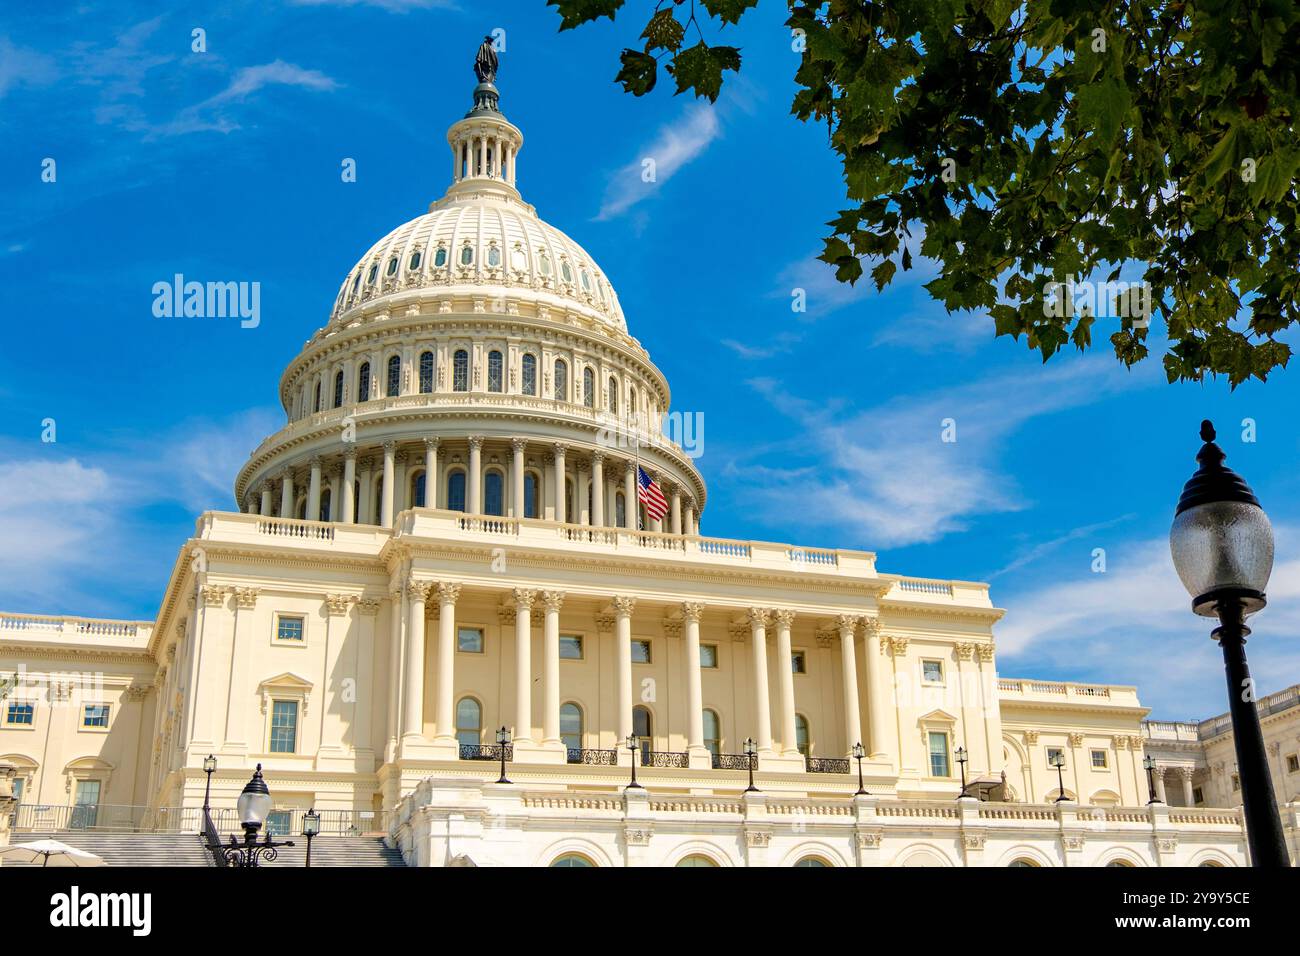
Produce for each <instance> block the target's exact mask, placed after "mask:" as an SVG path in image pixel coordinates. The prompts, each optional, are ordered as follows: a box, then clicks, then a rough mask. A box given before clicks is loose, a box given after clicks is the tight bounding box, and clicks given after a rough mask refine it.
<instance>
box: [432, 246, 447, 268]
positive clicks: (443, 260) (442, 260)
mask: <svg viewBox="0 0 1300 956" xmlns="http://www.w3.org/2000/svg"><path fill="white" fill-rule="evenodd" d="M446 264H447V247H446V246H439V247H438V249H437V251H436V252H434V254H433V267H434V268H435V269H441V268H442V267H443V266H445V265H446Z"/></svg>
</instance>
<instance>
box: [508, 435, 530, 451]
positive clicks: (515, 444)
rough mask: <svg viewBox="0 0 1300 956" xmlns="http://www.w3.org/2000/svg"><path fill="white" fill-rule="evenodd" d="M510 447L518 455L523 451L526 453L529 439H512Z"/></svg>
mask: <svg viewBox="0 0 1300 956" xmlns="http://www.w3.org/2000/svg"><path fill="white" fill-rule="evenodd" d="M510 447H511V448H512V449H513V450H514V451H515V452H516V453H519V452H523V451H525V450H526V449H527V448H528V439H527V438H512V439H510Z"/></svg>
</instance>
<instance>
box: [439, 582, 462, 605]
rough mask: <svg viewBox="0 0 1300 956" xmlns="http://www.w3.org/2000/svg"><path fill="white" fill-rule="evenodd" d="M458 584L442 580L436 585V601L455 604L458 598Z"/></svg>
mask: <svg viewBox="0 0 1300 956" xmlns="http://www.w3.org/2000/svg"><path fill="white" fill-rule="evenodd" d="M460 587H461V586H460V585H459V584H453V583H450V582H446V581H444V582H442V583H440V584H439V585H438V603H439V604H455V603H456V601H457V600H458V599H459V598H460Z"/></svg>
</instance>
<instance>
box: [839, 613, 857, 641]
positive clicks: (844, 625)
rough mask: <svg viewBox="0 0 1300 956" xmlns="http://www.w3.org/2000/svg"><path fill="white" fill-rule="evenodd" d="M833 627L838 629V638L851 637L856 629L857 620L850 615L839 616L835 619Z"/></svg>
mask: <svg viewBox="0 0 1300 956" xmlns="http://www.w3.org/2000/svg"><path fill="white" fill-rule="evenodd" d="M835 626H836V627H837V628H839V632H840V637H852V636H853V632H854V631H856V630H857V629H858V619H857V618H856V617H855V616H854V615H852V614H841V615H839V616H838V617H836V618H835Z"/></svg>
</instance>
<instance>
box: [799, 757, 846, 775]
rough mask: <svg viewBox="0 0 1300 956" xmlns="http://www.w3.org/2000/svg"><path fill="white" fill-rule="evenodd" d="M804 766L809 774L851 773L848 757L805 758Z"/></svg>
mask: <svg viewBox="0 0 1300 956" xmlns="http://www.w3.org/2000/svg"><path fill="white" fill-rule="evenodd" d="M804 766H805V768H806V769H807V771H808V772H809V773H850V772H851V768H850V766H849V758H848V757H805V758H804Z"/></svg>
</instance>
